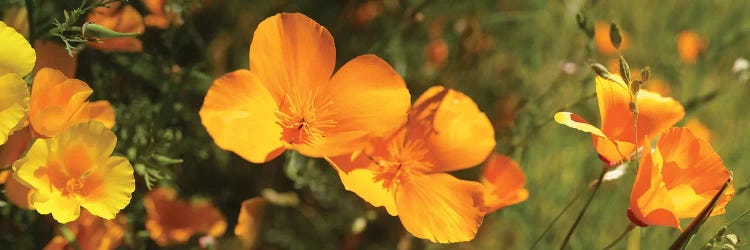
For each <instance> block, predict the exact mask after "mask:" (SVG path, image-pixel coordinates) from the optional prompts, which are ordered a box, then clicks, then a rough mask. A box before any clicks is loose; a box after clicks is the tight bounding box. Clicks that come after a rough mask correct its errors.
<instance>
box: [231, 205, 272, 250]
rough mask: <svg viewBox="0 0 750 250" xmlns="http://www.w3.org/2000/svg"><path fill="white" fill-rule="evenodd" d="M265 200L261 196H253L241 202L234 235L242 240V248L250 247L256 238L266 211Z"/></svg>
mask: <svg viewBox="0 0 750 250" xmlns="http://www.w3.org/2000/svg"><path fill="white" fill-rule="evenodd" d="M267 204H268V201H266V199H265V198H263V197H255V198H252V199H248V200H245V201H243V202H242V207H241V208H240V215H239V217H238V218H237V226H235V227H234V235H236V236H237V238H240V240H242V245H243V248H244V249H252V247H253V245H254V244H255V241H256V240H257V238H258V230H260V225H261V222H262V220H263V216H264V215H265V213H266V205H267Z"/></svg>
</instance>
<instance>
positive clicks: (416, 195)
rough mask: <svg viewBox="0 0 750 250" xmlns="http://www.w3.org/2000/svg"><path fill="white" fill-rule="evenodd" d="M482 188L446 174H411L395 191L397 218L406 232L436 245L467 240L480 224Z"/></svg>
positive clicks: (402, 180)
mask: <svg viewBox="0 0 750 250" xmlns="http://www.w3.org/2000/svg"><path fill="white" fill-rule="evenodd" d="M481 203H482V185H480V184H479V183H478V182H471V181H463V180H459V179H456V178H455V177H453V176H451V175H448V174H431V175H411V176H408V177H407V178H402V179H401V183H399V185H398V187H397V190H396V206H397V207H398V213H399V218H400V219H401V223H402V224H404V227H405V228H406V230H407V231H409V233H411V234H412V235H414V236H415V237H418V238H423V239H428V240H430V241H432V242H437V243H451V242H462V241H470V240H472V239H474V236H475V235H476V233H477V230H478V229H479V226H480V225H481V224H482V219H483V217H484V213H482V212H481V211H480V209H479V207H480V206H481Z"/></svg>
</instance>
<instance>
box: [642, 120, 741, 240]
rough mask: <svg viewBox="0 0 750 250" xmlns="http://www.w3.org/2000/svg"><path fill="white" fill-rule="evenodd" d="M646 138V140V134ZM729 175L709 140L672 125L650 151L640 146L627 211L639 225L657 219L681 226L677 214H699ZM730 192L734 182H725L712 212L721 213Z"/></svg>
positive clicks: (680, 217) (728, 199)
mask: <svg viewBox="0 0 750 250" xmlns="http://www.w3.org/2000/svg"><path fill="white" fill-rule="evenodd" d="M645 141H646V144H645V145H650V144H649V141H648V139H646V140H645ZM730 175H731V174H730V173H729V170H727V168H726V167H724V163H722V161H721V158H720V157H719V155H718V154H716V152H714V149H713V148H712V147H711V144H709V143H708V142H706V141H705V140H703V139H700V138H698V137H696V136H695V135H694V134H693V132H691V131H690V129H688V128H671V129H669V130H667V131H666V132H664V134H662V135H661V139H660V140H659V143H658V144H657V146H656V149H654V150H653V152H651V150H649V149H646V150H643V157H642V160H641V165H640V167H639V168H638V174H637V175H636V177H635V184H633V191H632V192H631V193H630V208H628V217H629V218H630V220H631V221H632V222H633V224H636V225H639V226H643V227H645V226H647V225H660V226H670V227H674V228H677V229H679V230H682V228H681V227H680V221H679V219H682V218H692V217H695V216H696V215H698V214H699V213H700V212H701V210H702V209H703V207H705V206H706V204H708V202H709V201H710V200H711V199H712V198H713V197H714V195H716V193H717V192H718V191H719V189H721V187H722V186H723V185H724V183H725V182H726V181H727V179H728V178H729V177H730ZM733 196H734V185H733V184H730V186H729V187H728V188H727V190H726V191H725V192H724V194H723V195H722V197H721V198H720V200H719V202H718V203H717V205H716V207H715V208H714V210H713V212H712V213H711V215H717V214H723V213H725V212H726V205H727V203H728V202H729V201H730V200H731V199H732V197H733Z"/></svg>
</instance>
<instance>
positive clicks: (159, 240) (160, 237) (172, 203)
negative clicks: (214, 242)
mask: <svg viewBox="0 0 750 250" xmlns="http://www.w3.org/2000/svg"><path fill="white" fill-rule="evenodd" d="M144 206H145V207H146V229H147V230H148V232H149V233H150V235H151V239H152V240H154V241H155V242H156V244H159V246H167V245H171V244H177V243H182V242H185V241H187V240H188V239H190V237H191V236H193V235H195V234H208V235H210V236H213V237H219V236H221V235H223V234H224V231H225V230H226V227H227V222H226V220H225V219H224V216H223V215H222V214H221V212H219V210H218V209H216V207H214V206H213V205H212V204H211V203H210V202H208V201H206V200H193V201H191V202H190V203H188V202H185V201H182V200H179V199H177V192H176V191H175V190H174V189H171V188H156V189H153V190H151V191H150V192H148V193H147V194H146V198H145V201H144Z"/></svg>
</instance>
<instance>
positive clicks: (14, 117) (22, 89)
mask: <svg viewBox="0 0 750 250" xmlns="http://www.w3.org/2000/svg"><path fill="white" fill-rule="evenodd" d="M0 93H2V94H1V95H0V145H3V144H5V142H6V141H7V140H8V137H9V136H10V135H11V134H13V132H15V131H16V130H18V129H20V128H21V127H22V125H23V121H24V119H25V118H26V111H27V110H28V108H29V89H28V87H27V86H26V82H25V81H24V80H23V79H21V78H20V77H18V75H16V74H2V75H0Z"/></svg>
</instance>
